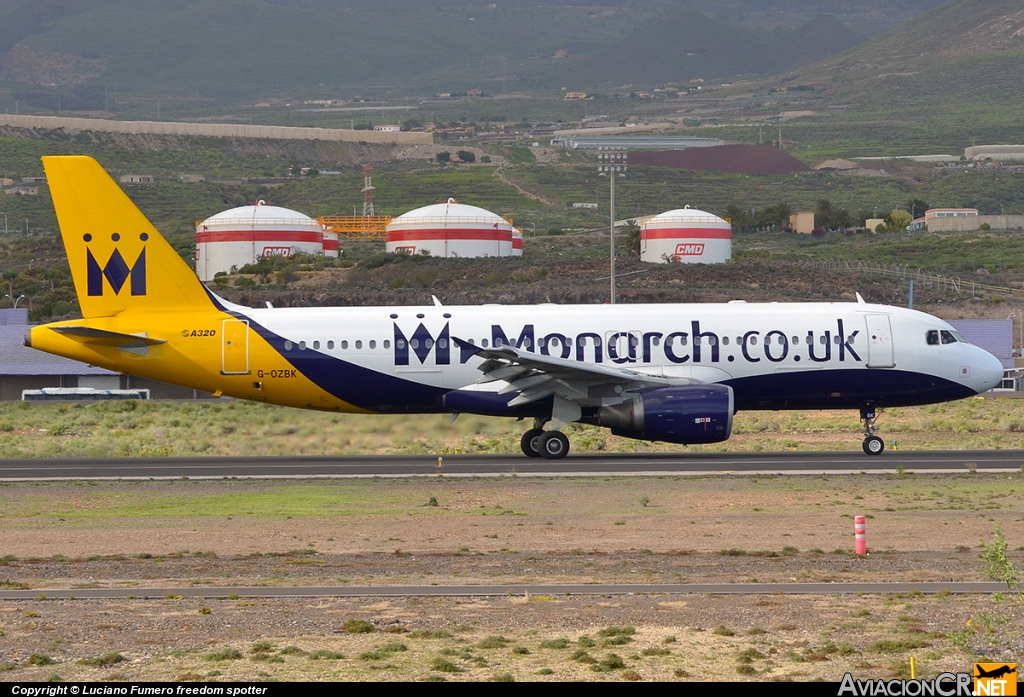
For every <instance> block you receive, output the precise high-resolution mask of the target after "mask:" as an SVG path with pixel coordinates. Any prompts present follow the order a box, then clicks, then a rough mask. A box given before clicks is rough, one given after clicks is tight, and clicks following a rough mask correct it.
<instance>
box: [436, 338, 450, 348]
mask: <svg viewBox="0 0 1024 697" xmlns="http://www.w3.org/2000/svg"><path fill="white" fill-rule="evenodd" d="M437 346H438V348H443V349H446V348H448V339H438V340H437Z"/></svg>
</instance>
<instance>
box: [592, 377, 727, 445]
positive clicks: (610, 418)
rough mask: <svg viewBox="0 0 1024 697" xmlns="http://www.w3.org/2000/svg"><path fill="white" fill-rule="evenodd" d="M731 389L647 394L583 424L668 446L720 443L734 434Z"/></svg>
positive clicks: (607, 409)
mask: <svg viewBox="0 0 1024 697" xmlns="http://www.w3.org/2000/svg"><path fill="white" fill-rule="evenodd" d="M732 414H733V395H732V388H731V387H729V386H728V385H687V386H684V387H659V388H657V389H654V390H647V391H645V392H643V393H642V394H641V395H640V396H639V397H637V398H636V399H635V400H633V401H631V402H625V403H623V404H618V405H615V406H610V407H601V408H599V409H597V410H596V414H594V415H593V416H589V417H584V418H583V419H582V420H583V421H586V422H588V423H594V424H596V425H598V426H607V427H609V428H611V429H612V433H613V434H615V435H617V436H624V437H626V438H638V439H641V440H659V441H665V442H667V443H684V444H687V445H696V444H699V443H719V442H721V441H723V440H726V439H728V438H729V436H730V435H731V433H732Z"/></svg>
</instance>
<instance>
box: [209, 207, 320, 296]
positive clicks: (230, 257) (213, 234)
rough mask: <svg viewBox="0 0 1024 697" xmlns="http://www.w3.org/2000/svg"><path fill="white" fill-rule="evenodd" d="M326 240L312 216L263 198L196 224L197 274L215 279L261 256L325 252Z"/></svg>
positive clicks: (253, 261)
mask: <svg viewBox="0 0 1024 697" xmlns="http://www.w3.org/2000/svg"><path fill="white" fill-rule="evenodd" d="M335 239H336V238H335ZM324 242H325V235H324V229H323V228H322V227H321V226H320V223H318V222H316V221H315V220H313V219H312V218H310V217H309V216H308V215H303V214H302V213H299V212H298V211H293V210H290V209H288V208H280V207H278V206H268V205H266V204H265V203H264V202H263V201H260V202H259V203H257V204H256V205H255V206H241V207H239V208H232V209H231V210H227V211H224V212H222V213H217V214H216V215H212V216H210V217H209V218H207V219H206V220H204V221H202V222H200V223H199V224H198V225H196V273H197V274H198V275H199V280H201V281H211V280H213V277H214V275H216V274H217V273H218V272H220V271H225V272H229V271H231V267H232V266H236V267H241V266H245V265H246V264H252V263H255V262H256V261H258V260H259V258H260V257H266V256H273V255H278V256H291V255H293V254H297V253H299V252H304V253H306V254H323V253H324ZM334 255H335V256H337V243H336V242H335V245H334Z"/></svg>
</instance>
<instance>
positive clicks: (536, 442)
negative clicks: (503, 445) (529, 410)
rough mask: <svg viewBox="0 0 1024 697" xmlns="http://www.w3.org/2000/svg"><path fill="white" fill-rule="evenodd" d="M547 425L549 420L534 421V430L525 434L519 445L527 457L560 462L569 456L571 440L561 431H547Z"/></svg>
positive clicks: (538, 419)
mask: <svg viewBox="0 0 1024 697" xmlns="http://www.w3.org/2000/svg"><path fill="white" fill-rule="evenodd" d="M545 423H547V419H540V418H537V419H534V420H533V428H531V429H530V430H529V431H527V432H526V433H524V434H523V437H522V440H520V441H519V445H520V447H522V449H523V454H524V455H526V456H527V457H542V458H544V459H545V460H560V459H562V458H563V457H565V456H566V455H568V454H569V439H568V438H567V437H566V435H565V434H564V433H562V432H561V431H545V430H544V429H543V428H542V426H544V424H545Z"/></svg>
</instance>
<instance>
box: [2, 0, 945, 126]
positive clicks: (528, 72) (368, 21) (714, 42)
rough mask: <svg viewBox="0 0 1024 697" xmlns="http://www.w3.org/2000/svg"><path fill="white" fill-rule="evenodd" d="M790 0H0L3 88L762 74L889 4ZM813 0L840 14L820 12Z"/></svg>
mask: <svg viewBox="0 0 1024 697" xmlns="http://www.w3.org/2000/svg"><path fill="white" fill-rule="evenodd" d="M928 2H934V0H903V1H902V2H897V3H890V4H893V5H894V6H895V7H896V10H895V14H894V15H893V16H892V17H889V16H888V15H884V13H882V14H883V15H884V16H885V17H886V20H885V21H888V22H896V21H898V20H899V19H902V18H903V17H904V16H905V15H907V14H908V13H912V12H913V11H914V10H915V9H916V8H917V7H919V6H920V5H921V3H925V4H927V3H928ZM782 4H783V5H786V6H787V9H785V10H783V11H777V10H770V11H767V12H765V11H764V10H763V8H762V7H761V6H762V5H763V3H758V2H753V1H752V0H751V1H750V2H737V3H730V4H728V6H727V7H726V6H723V8H722V16H723V17H724V18H720V17H710V16H707V15H705V14H701V13H699V12H696V11H694V10H691V9H683V10H680V7H681V6H685V4H684V3H679V2H669V1H659V0H640V1H638V2H634V3H629V4H627V5H625V6H602V5H597V4H584V5H560V4H555V3H543V2H540V3H527V2H512V3H497V4H495V5H489V4H488V5H483V6H479V7H459V6H442V5H430V6H429V7H428V6H426V5H424V4H423V3H411V2H404V1H399V0H395V1H393V2H384V3H379V4H378V3H369V2H330V1H329V0H319V1H317V2H308V1H305V0H304V1H302V2H299V1H298V0H274V1H270V0H181V1H180V2H176V3H173V4H170V5H169V4H167V3H160V2H157V1H156V0H34V1H32V2H28V1H27V0H0V56H2V70H0V88H2V87H4V86H6V87H8V88H9V89H10V95H9V96H5V95H3V94H2V91H3V90H2V89H0V108H10V107H13V106H14V104H13V102H14V101H17V102H18V103H19V104H28V105H29V106H30V108H33V109H36V110H39V109H44V110H54V109H57V108H59V109H60V110H69V109H70V110H102V109H106V110H108V111H109V110H113V111H116V107H117V105H118V104H119V103H123V102H124V100H126V99H132V98H140V97H141V98H146V97H148V98H152V97H156V96H160V97H161V98H162V99H163V100H165V101H164V107H165V108H173V104H172V102H173V101H174V100H179V101H186V100H187V102H189V103H186V104H185V105H184V107H188V108H191V109H192V110H193V111H195V110H198V109H200V108H201V107H202V106H203V104H208V103H209V102H211V101H214V102H216V103H221V104H237V103H241V102H251V101H259V100H265V99H273V98H281V99H306V98H328V97H330V98H339V97H344V98H351V97H354V96H355V95H364V96H365V95H376V96H381V95H388V96H389V98H392V99H393V98H397V97H401V96H404V95H410V94H415V95H420V96H424V95H432V94H434V93H435V92H442V91H443V92H460V91H466V90H469V89H480V90H483V91H484V92H485V93H489V94H501V93H502V92H513V91H515V92H521V91H524V90H525V91H531V90H551V89H558V88H559V87H565V86H569V87H570V89H571V88H573V87H575V88H578V89H583V88H586V89H589V88H591V86H593V85H598V84H600V85H612V86H615V85H621V84H637V85H645V86H647V85H653V84H657V83H662V82H668V81H679V80H681V79H691V78H695V77H702V78H705V79H711V78H714V79H718V78H727V77H732V76H736V75H740V74H746V73H751V74H759V75H765V74H771V73H775V72H779V71H785V70H792V69H794V68H796V67H800V66H803V65H807V64H808V63H810V62H814V61H817V60H821V59H824V58H828V57H829V56H831V55H834V54H835V53H836V52H838V51H842V50H844V49H846V48H849V47H851V46H854V45H856V44H858V43H861V42H863V41H864V38H863V36H861V35H860V34H858V33H857V32H855V31H854V30H852V29H850V28H849V26H848V25H847V24H845V23H844V22H845V21H846V20H847V19H850V20H851V21H852V20H855V19H857V18H861V19H864V18H865V17H875V16H876V15H878V14H879V13H880V12H881V10H879V8H878V6H877V5H878V3H876V2H873V1H872V2H867V0H864V2H859V3H857V2H854V3H838V4H837V3H836V2H833V1H831V0H801V2H789V3H782ZM702 7H703V6H702ZM815 8H825V9H827V10H828V11H839V10H842V11H843V14H842V15H841V19H837V18H836V17H834V16H819V17H817V18H814V17H813V15H811V14H810V13H811V12H812V11H813V10H814V9H815ZM712 9H713V8H711V7H709V8H708V11H712ZM762 15H763V16H762ZM808 17H810V20H809V21H808ZM876 20H877V17H876ZM687 54H692V55H687ZM58 100H59V101H58ZM119 100H120V102H119ZM7 101H10V102H11V103H10V104H7V103H5V102H7ZM184 107H182V108H184Z"/></svg>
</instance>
